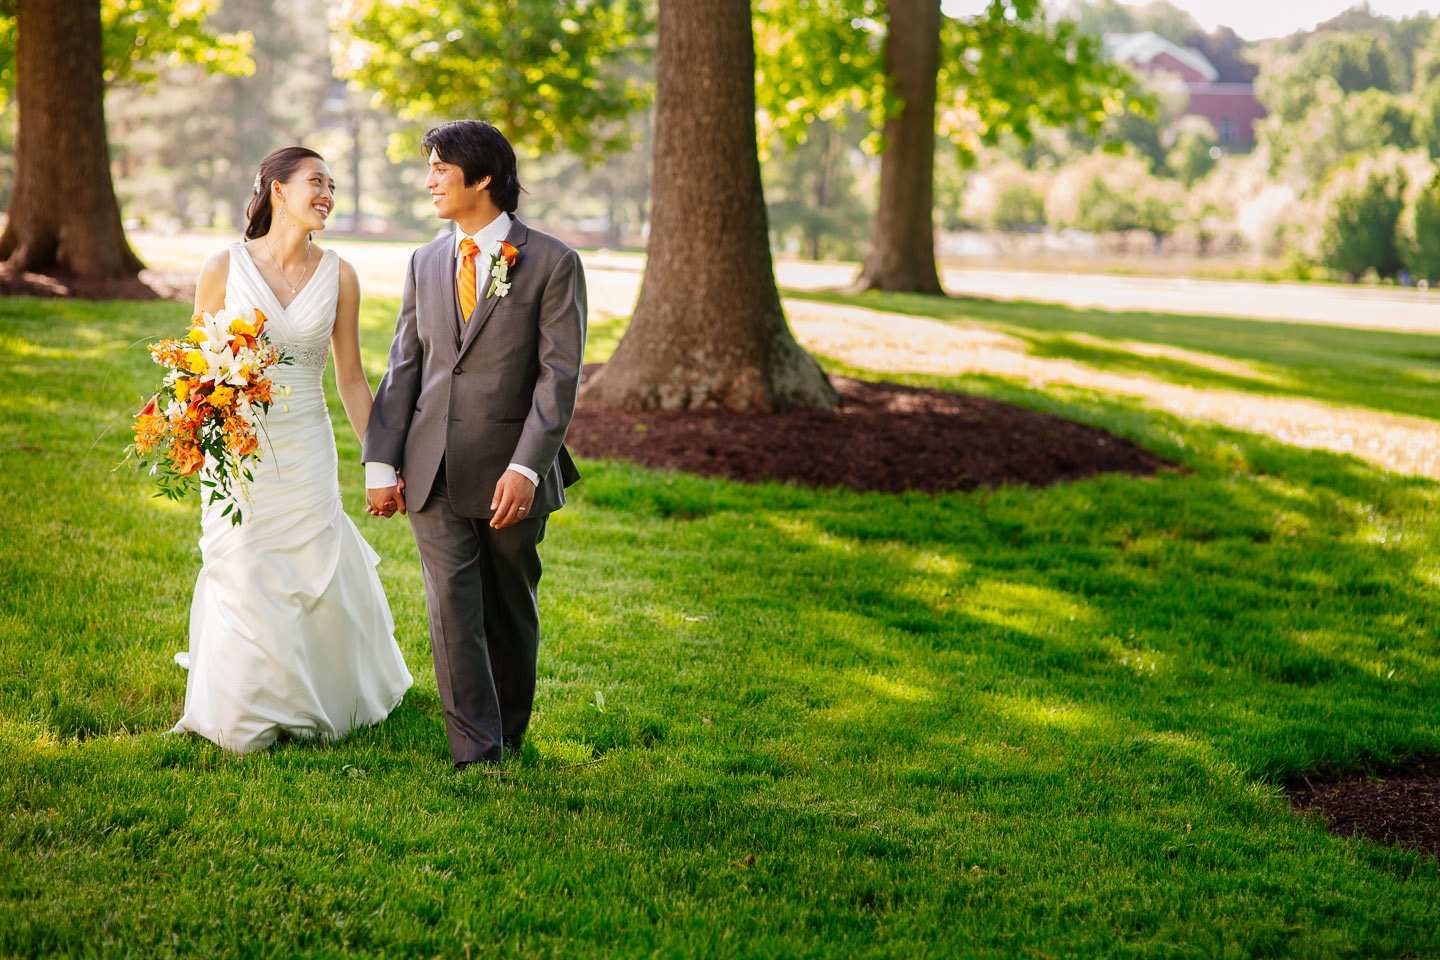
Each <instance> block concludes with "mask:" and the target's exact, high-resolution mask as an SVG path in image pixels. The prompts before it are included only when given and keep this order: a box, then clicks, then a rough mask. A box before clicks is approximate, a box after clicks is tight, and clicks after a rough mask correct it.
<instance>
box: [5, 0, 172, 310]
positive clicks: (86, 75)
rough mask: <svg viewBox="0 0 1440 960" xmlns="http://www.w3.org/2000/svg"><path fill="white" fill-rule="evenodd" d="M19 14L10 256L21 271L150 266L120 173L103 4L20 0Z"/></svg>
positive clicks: (81, 273)
mask: <svg viewBox="0 0 1440 960" xmlns="http://www.w3.org/2000/svg"><path fill="white" fill-rule="evenodd" d="M15 12H16V31H17V36H16V41H15V101H16V106H17V107H18V109H19V127H18V129H17V131H16V137H15V191H14V196H13V197H12V199H11V201H10V220H9V222H8V223H7V224H6V226H5V233H4V235H3V236H0V260H4V261H5V262H6V264H5V265H6V267H7V268H8V270H9V272H10V273H11V274H12V275H19V274H20V273H23V272H26V271H31V272H35V273H46V274H51V275H55V276H61V277H73V278H75V279H78V280H85V281H110V280H133V279H134V278H135V277H136V276H137V275H138V274H139V272H140V271H141V270H142V269H143V268H144V264H142V263H141V262H140V259H139V258H138V257H137V256H135V253H134V252H133V251H132V250H131V249H130V244H129V243H128V242H126V240H125V229H124V227H123V226H121V223H120V204H119V203H118V202H117V201H116V199H115V185H114V183H113V182H112V181H111V179H110V155H109V149H108V146H107V144H106V139H105V75H104V61H103V58H102V51H101V33H100V4H99V3H97V2H96V0H18V2H17V4H16V11H15Z"/></svg>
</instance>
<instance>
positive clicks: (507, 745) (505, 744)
mask: <svg viewBox="0 0 1440 960" xmlns="http://www.w3.org/2000/svg"><path fill="white" fill-rule="evenodd" d="M500 746H501V747H502V748H503V749H504V751H505V755H506V756H507V757H508V756H509V755H510V754H512V753H519V752H520V738H519V737H505V738H504V739H502V740H501V741H500Z"/></svg>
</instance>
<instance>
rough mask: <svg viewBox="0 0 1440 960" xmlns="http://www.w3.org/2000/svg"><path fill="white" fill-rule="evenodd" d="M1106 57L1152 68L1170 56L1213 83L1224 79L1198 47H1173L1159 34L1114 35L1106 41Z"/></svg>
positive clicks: (1109, 36) (1176, 45)
mask: <svg viewBox="0 0 1440 960" xmlns="http://www.w3.org/2000/svg"><path fill="white" fill-rule="evenodd" d="M1105 53H1106V55H1107V56H1109V57H1110V59H1112V60H1117V61H1119V62H1121V63H1134V64H1141V65H1146V66H1148V65H1149V64H1150V62H1151V61H1152V60H1154V59H1155V58H1156V57H1158V56H1160V55H1161V54H1162V53H1167V54H1169V55H1170V56H1171V57H1174V58H1175V59H1176V60H1179V61H1180V62H1181V63H1183V64H1185V65H1186V66H1187V67H1189V68H1190V69H1192V70H1194V71H1195V72H1196V73H1198V74H1200V76H1202V77H1204V78H1205V79H1206V80H1209V81H1211V82H1212V83H1213V82H1214V81H1216V80H1218V79H1220V71H1218V70H1216V69H1215V65H1214V64H1213V63H1211V62H1210V61H1209V59H1208V58H1207V57H1206V56H1205V54H1203V53H1201V52H1200V51H1199V50H1196V49H1195V48H1194V47H1182V46H1179V45H1178V44H1174V43H1171V42H1170V41H1169V40H1166V39H1165V38H1164V37H1162V36H1160V34H1158V33H1152V32H1151V31H1148V30H1147V31H1146V32H1144V33H1112V34H1109V35H1107V36H1106V37H1105Z"/></svg>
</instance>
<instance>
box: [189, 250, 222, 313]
mask: <svg viewBox="0 0 1440 960" xmlns="http://www.w3.org/2000/svg"><path fill="white" fill-rule="evenodd" d="M229 279H230V251H229V250H221V251H220V252H219V253H217V254H215V255H214V256H213V257H211V258H210V259H209V260H206V261H205V266H203V267H201V268H200V279H199V280H197V281H195V312H196V313H210V314H215V313H219V312H220V311H221V310H224V309H225V281H227V280H229Z"/></svg>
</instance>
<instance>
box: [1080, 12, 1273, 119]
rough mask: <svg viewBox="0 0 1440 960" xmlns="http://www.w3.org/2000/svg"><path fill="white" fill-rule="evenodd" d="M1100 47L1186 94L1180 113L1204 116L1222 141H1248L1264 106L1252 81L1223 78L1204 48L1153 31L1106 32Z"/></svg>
mask: <svg viewBox="0 0 1440 960" xmlns="http://www.w3.org/2000/svg"><path fill="white" fill-rule="evenodd" d="M1105 53H1106V55H1107V56H1109V57H1110V59H1111V60H1113V61H1115V62H1116V63H1123V64H1126V65H1128V66H1129V67H1131V68H1132V69H1133V70H1135V71H1136V72H1137V73H1140V74H1143V75H1146V76H1149V77H1152V78H1155V79H1156V80H1158V81H1159V82H1160V83H1161V84H1162V85H1163V86H1166V87H1168V88H1173V89H1176V90H1183V91H1184V92H1185V93H1187V94H1188V98H1187V100H1186V104H1185V109H1184V113H1185V115H1187V116H1199V117H1204V118H1205V119H1207V120H1209V121H1210V124H1211V126H1213V127H1214V128H1215V133H1216V135H1217V136H1218V137H1219V138H1220V142H1221V143H1222V144H1227V145H1233V146H1237V147H1248V146H1250V145H1251V144H1253V143H1254V142H1255V127H1256V124H1258V123H1259V122H1260V121H1261V120H1263V119H1265V108H1264V107H1263V106H1261V105H1260V101H1259V100H1258V99H1256V97H1255V87H1254V85H1253V84H1251V83H1227V82H1225V81H1224V80H1223V79H1222V78H1221V76H1220V73H1219V71H1218V70H1216V69H1215V66H1214V65H1213V64H1212V63H1211V62H1210V61H1209V59H1208V58H1206V56H1205V54H1203V53H1201V52H1200V51H1199V50H1196V49H1195V48H1194V47H1181V46H1179V45H1177V44H1174V43H1171V42H1170V41H1169V40H1166V39H1165V38H1164V37H1162V36H1160V35H1159V34H1157V33H1148V32H1147V33H1117V34H1111V35H1110V36H1108V37H1106V38H1105Z"/></svg>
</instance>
